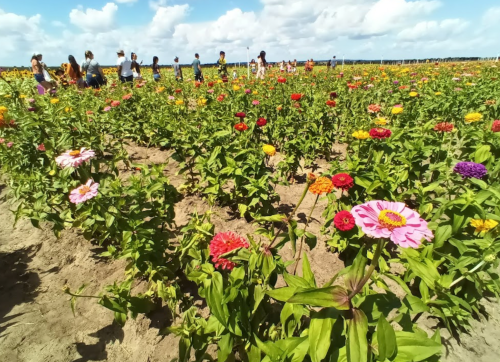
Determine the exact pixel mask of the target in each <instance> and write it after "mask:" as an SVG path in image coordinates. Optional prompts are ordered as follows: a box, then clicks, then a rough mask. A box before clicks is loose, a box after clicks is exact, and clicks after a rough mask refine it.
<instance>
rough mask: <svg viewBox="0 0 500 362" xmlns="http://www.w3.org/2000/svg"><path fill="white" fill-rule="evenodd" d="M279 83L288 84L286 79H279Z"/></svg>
mask: <svg viewBox="0 0 500 362" xmlns="http://www.w3.org/2000/svg"><path fill="white" fill-rule="evenodd" d="M278 83H282V84H285V83H286V78H283V77H278Z"/></svg>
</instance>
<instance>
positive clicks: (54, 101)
mask: <svg viewBox="0 0 500 362" xmlns="http://www.w3.org/2000/svg"><path fill="white" fill-rule="evenodd" d="M50 103H52V104H56V103H59V99H57V98H54V99H51V100H50Z"/></svg>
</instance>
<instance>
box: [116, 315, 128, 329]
mask: <svg viewBox="0 0 500 362" xmlns="http://www.w3.org/2000/svg"><path fill="white" fill-rule="evenodd" d="M115 321H116V323H118V324H119V325H121V326H122V327H123V326H124V325H125V323H126V322H127V314H126V313H120V312H115Z"/></svg>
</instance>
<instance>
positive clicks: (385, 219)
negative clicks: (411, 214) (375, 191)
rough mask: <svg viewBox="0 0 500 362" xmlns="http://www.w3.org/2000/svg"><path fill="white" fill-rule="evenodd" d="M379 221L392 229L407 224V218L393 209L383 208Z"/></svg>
mask: <svg viewBox="0 0 500 362" xmlns="http://www.w3.org/2000/svg"><path fill="white" fill-rule="evenodd" d="M378 221H380V224H381V225H382V226H383V227H385V228H387V229H389V230H391V231H392V230H394V229H396V228H399V227H401V226H405V225H406V218H405V217H404V216H403V215H401V214H400V213H399V212H396V211H392V210H382V211H381V212H380V215H379V216H378Z"/></svg>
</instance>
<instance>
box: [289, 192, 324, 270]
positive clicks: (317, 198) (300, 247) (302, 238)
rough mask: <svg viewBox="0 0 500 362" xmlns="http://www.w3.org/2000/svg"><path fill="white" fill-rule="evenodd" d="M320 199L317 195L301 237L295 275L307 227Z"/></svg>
mask: <svg viewBox="0 0 500 362" xmlns="http://www.w3.org/2000/svg"><path fill="white" fill-rule="evenodd" d="M318 200H319V195H317V196H316V200H314V205H313V207H312V208H311V212H309V216H308V217H307V221H306V226H305V227H304V235H302V237H301V238H300V246H299V252H298V254H297V258H296V259H295V268H294V269H293V275H295V273H296V272H297V266H298V265H299V261H300V255H301V254H302V245H303V244H304V237H305V235H306V234H305V233H306V229H307V227H308V226H309V223H310V222H311V218H312V213H313V211H314V208H315V207H316V204H317V203H318Z"/></svg>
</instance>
